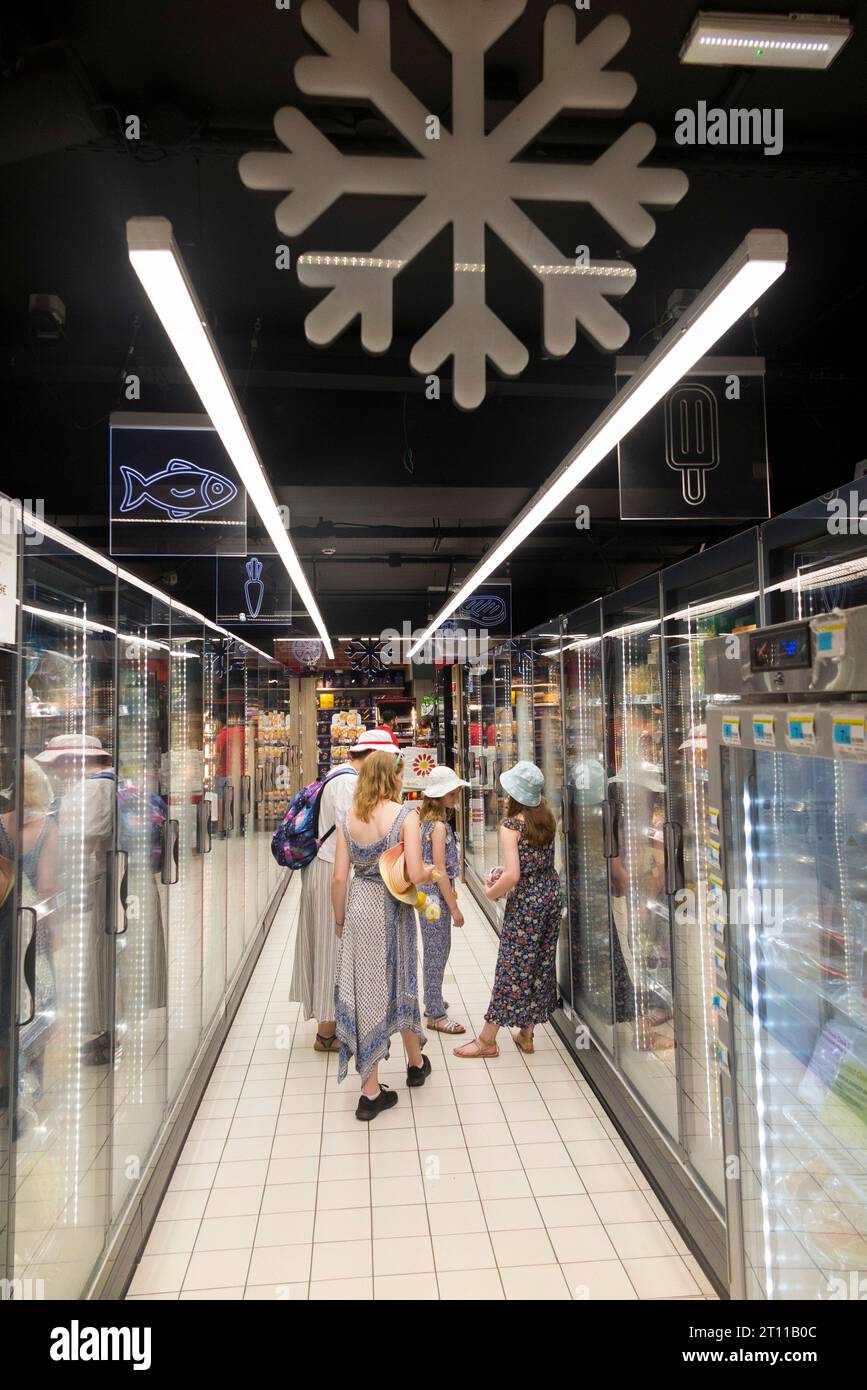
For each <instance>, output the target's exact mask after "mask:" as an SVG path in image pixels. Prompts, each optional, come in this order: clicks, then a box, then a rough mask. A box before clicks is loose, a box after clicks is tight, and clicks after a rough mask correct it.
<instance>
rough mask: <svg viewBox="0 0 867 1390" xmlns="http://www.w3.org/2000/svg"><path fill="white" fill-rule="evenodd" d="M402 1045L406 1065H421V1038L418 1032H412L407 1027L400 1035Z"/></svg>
mask: <svg viewBox="0 0 867 1390" xmlns="http://www.w3.org/2000/svg"><path fill="white" fill-rule="evenodd" d="M400 1036H401V1037H402V1038H403V1047H404V1051H405V1052H406V1060H407V1065H408V1066H410V1067H420V1066H421V1038H420V1037H419V1035H418V1033H413V1032H412V1031H411V1030H410V1029H409V1028H407V1029H405V1030H404V1031H403V1032H402V1033H401V1035H400Z"/></svg>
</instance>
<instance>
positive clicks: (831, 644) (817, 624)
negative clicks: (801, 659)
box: [811, 616, 846, 661]
mask: <svg viewBox="0 0 867 1390" xmlns="http://www.w3.org/2000/svg"><path fill="white" fill-rule="evenodd" d="M811 626H812V628H813V635H814V637H815V643H816V656H818V657H823V658H825V659H826V660H827V659H829V658H830V659H831V660H836V661H839V660H840V658H841V657H843V656H845V655H846V619H845V618H842V617H839V616H837V617H835V618H833V619H830V618H815V619H814V620H813V622H812V624H811Z"/></svg>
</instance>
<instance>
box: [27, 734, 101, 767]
mask: <svg viewBox="0 0 867 1390" xmlns="http://www.w3.org/2000/svg"><path fill="white" fill-rule="evenodd" d="M110 757H111V753H110V752H107V751H106V749H105V748H103V746H102V741H101V740H100V739H98V738H95V737H94V735H93V734H56V735H55V736H54V738H50V739H49V740H48V742H47V743H46V745H45V747H44V748H43V750H42V752H41V753H37V754H36V759H35V761H36V762H37V763H54V762H56V761H57V759H58V758H110Z"/></svg>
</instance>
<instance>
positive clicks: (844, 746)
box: [834, 716, 865, 753]
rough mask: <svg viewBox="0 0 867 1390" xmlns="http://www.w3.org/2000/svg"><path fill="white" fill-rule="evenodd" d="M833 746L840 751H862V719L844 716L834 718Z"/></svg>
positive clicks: (863, 747) (863, 748)
mask: <svg viewBox="0 0 867 1390" xmlns="http://www.w3.org/2000/svg"><path fill="white" fill-rule="evenodd" d="M834 748H835V750H837V751H839V752H841V753H864V751H865V741H864V720H863V719H849V718H848V717H845V716H843V717H840V718H837V719H835V720H834Z"/></svg>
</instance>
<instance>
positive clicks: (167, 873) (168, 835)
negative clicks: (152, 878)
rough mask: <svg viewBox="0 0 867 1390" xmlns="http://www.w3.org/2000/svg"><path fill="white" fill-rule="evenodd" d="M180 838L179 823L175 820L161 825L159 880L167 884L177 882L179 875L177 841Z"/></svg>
mask: <svg viewBox="0 0 867 1390" xmlns="http://www.w3.org/2000/svg"><path fill="white" fill-rule="evenodd" d="M179 838H180V825H179V823H178V821H176V820H167V821H166V823H165V825H164V826H163V869H162V874H161V876H160V877H161V881H162V882H163V883H165V884H167V885H168V886H171V884H173V883H177V881H178V876H179V868H178V841H179Z"/></svg>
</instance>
